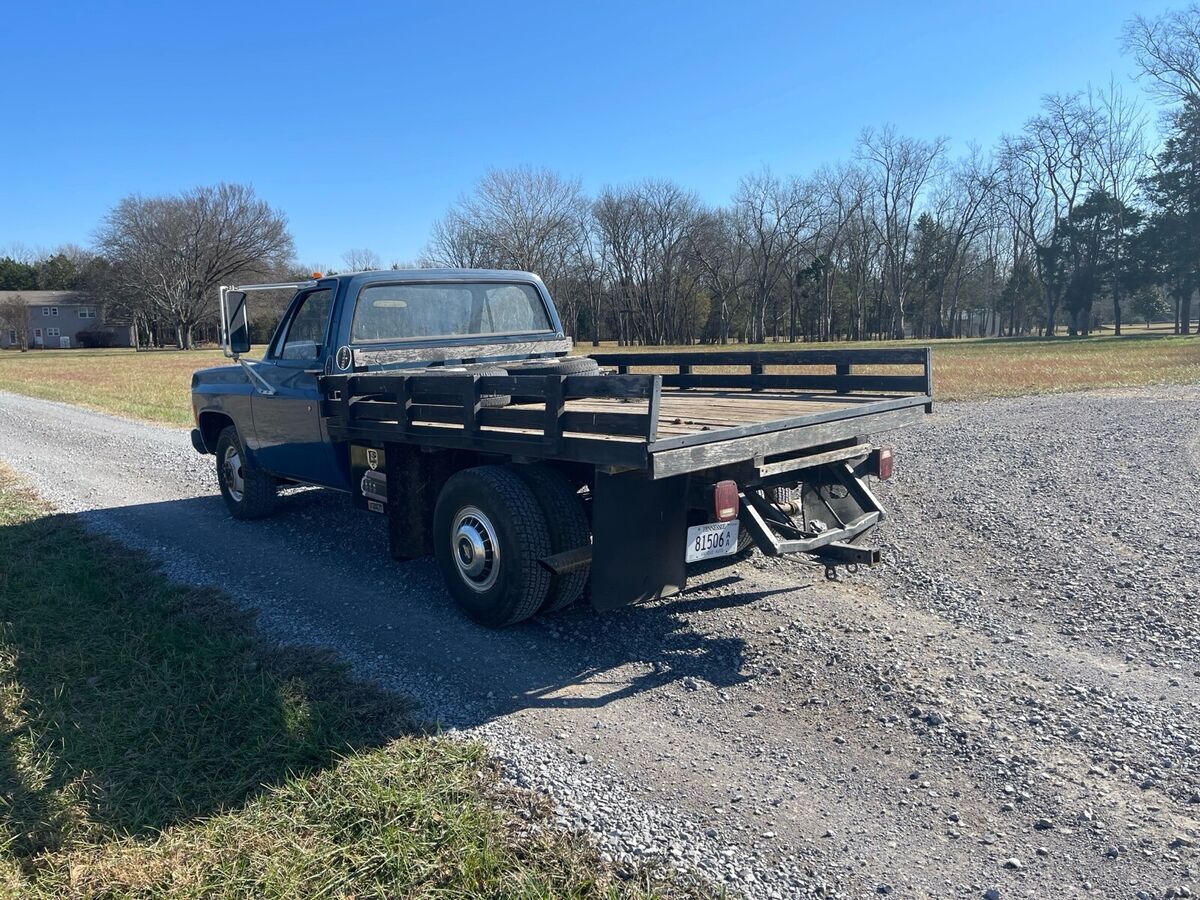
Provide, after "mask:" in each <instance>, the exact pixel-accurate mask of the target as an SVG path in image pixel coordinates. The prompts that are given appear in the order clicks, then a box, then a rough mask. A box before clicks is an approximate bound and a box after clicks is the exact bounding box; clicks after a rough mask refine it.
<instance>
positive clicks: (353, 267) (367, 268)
mask: <svg viewBox="0 0 1200 900" xmlns="http://www.w3.org/2000/svg"><path fill="white" fill-rule="evenodd" d="M342 265H344V266H345V267H346V271H347V272H377V271H379V270H380V269H382V268H383V260H381V259H380V258H379V254H378V253H376V252H375V251H374V250H370V249H368V248H366V247H355V248H352V249H350V250H347V251H346V252H345V253H343V254H342Z"/></svg>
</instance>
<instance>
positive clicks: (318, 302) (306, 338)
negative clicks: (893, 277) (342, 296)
mask: <svg viewBox="0 0 1200 900" xmlns="http://www.w3.org/2000/svg"><path fill="white" fill-rule="evenodd" d="M332 303H333V291H332V290H328V289H326V290H322V291H313V292H311V293H309V294H305V295H304V297H303V298H302V299H301V300H300V306H298V307H297V308H296V312H295V314H294V315H293V316H292V321H291V322H290V323H288V327H287V333H286V334H284V336H283V341H282V342H281V343H280V345H279V350H278V353H277V354H276V357H277V358H278V359H293V360H304V361H311V360H315V359H320V358H321V350H322V344H323V343H324V341H325V331H326V328H327V327H328V325H329V310H330V307H331V305H332Z"/></svg>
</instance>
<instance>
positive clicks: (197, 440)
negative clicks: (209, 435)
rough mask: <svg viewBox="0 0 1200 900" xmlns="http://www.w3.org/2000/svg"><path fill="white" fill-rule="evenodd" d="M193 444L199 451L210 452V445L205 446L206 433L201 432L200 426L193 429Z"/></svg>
mask: <svg viewBox="0 0 1200 900" xmlns="http://www.w3.org/2000/svg"><path fill="white" fill-rule="evenodd" d="M192 446H193V447H195V448H196V452H197V453H208V452H209V450H208V447H206V446H204V435H202V434H201V433H200V429H199V428H193V429H192Z"/></svg>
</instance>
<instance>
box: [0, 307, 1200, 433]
mask: <svg viewBox="0 0 1200 900" xmlns="http://www.w3.org/2000/svg"><path fill="white" fill-rule="evenodd" d="M927 345H928V346H932V347H933V369H934V384H935V392H936V396H937V398H938V399H939V400H974V399H979V398H983V397H1011V396H1020V395H1023V394H1044V393H1055V392H1062V391H1076V390H1084V389H1087V388H1104V387H1126V386H1136V385H1144V384H1159V383H1173V384H1181V383H1189V382H1197V381H1200V336H1197V335H1188V336H1182V337H1180V336H1175V335H1169V334H1162V333H1158V332H1151V333H1143V332H1141V331H1140V330H1135V331H1134V332H1133V333H1130V334H1127V335H1125V336H1123V337H1119V338H1118V337H1113V336H1111V335H1105V336H1099V337H1090V338H1055V339H1053V340H1042V339H1038V338H1019V339H1003V340H952V341H936V342H923V341H897V342H888V343H883V344H880V343H834V344H760V345H744V344H738V345H730V346H728V347H724V348H722V347H714V346H696V347H687V348H676V349H688V350H699V351H716V350H722V349H724V350H749V349H771V350H782V349H801V350H802V349H811V348H821V347H823V348H831V349H838V348H849V347H900V346H927ZM670 349H672V348H665V347H629V348H618V347H615V346H614V345H612V344H606V345H604V346H602V347H601V348H600V351H601V352H613V351H617V350H621V351H628V352H639V351H656V350H657V351H662V350H670ZM592 350H593V348H592V347H591V346H590V345H587V344H581V345H580V346H579V348H578V352H580V353H588V352H591V351H592ZM226 362H227V360H225V359H224V357H222V356H221V353H220V351H217V350H198V351H192V352H181V351H171V350H162V351H153V352H143V353H135V352H134V351H132V350H43V351H37V352H30V353H15V352H4V353H0V390H9V391H15V392H17V393H22V394H28V395H30V396H35V397H44V398H46V399H48V400H60V401H64V402H67V403H75V404H79V405H82V406H88V407H91V408H93V409H99V410H102V411H105V412H112V413H116V414H118V415H123V416H129V417H131V418H136V419H146V420H149V421H153V422H163V423H166V424H169V425H189V424H191V421H192V414H191V406H190V402H189V399H188V392H189V389H190V386H191V376H192V372H193V371H194V370H195V369H199V368H202V367H205V366H214V365H220V364H223V363H226ZM768 371H785V370H782V369H769V370H768ZM809 371H812V370H809Z"/></svg>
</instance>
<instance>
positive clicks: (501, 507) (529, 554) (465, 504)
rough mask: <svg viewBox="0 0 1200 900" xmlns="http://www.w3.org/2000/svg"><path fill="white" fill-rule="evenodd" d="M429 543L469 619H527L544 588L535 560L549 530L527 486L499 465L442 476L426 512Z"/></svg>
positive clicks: (546, 546)
mask: <svg viewBox="0 0 1200 900" xmlns="http://www.w3.org/2000/svg"><path fill="white" fill-rule="evenodd" d="M433 546H434V554H435V555H436V557H437V563H438V569H439V570H440V571H441V573H442V579H443V580H444V581H445V583H446V588H447V590H449V591H450V595H451V596H452V597H454V599H455V601H456V602H457V603H458V605H459V607H461V608H462V610H463V612H465V613H466V614H467V615H468V616H469V617H470V618H471V619H473V620H474V621H475V622H478V623H479V624H480V625H486V626H488V627H489V628H503V627H504V626H505V625H513V624H515V623H517V622H521V621H523V620H525V619H528V618H529V617H530V616H532V615H533V614H534V613H536V612H537V611H538V609H540V608H541V606H542V604H543V603H544V602H545V600H546V596H547V594H548V593H549V591H550V573H549V572H547V571H546V570H545V569H543V568H542V566H541V565H539V564H538V560H539V559H542V558H543V557H546V556H549V555H550V553H551V549H550V547H551V543H550V531H549V528H548V527H547V525H546V517H545V516H544V515H543V513H542V510H541V507H540V506H539V504H538V501H537V497H536V496H534V493H533V491H532V490H530V488H529V486H528V485H527V484H526V483H525V482H524V481H522V480H521V479H520V478H518V477H517V476H516V475H515V474H514V473H512V472H510V471H509V470H507V469H502V468H500V467H499V466H479V467H478V468H474V469H464V470H463V471H461V472H458V473H456V474H454V475H453V476H451V477H450V479H449V480H448V481H447V482H446V484H445V486H444V487H443V488H442V492H441V493H440V494H439V495H438V500H437V506H436V507H435V509H434V513H433Z"/></svg>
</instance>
